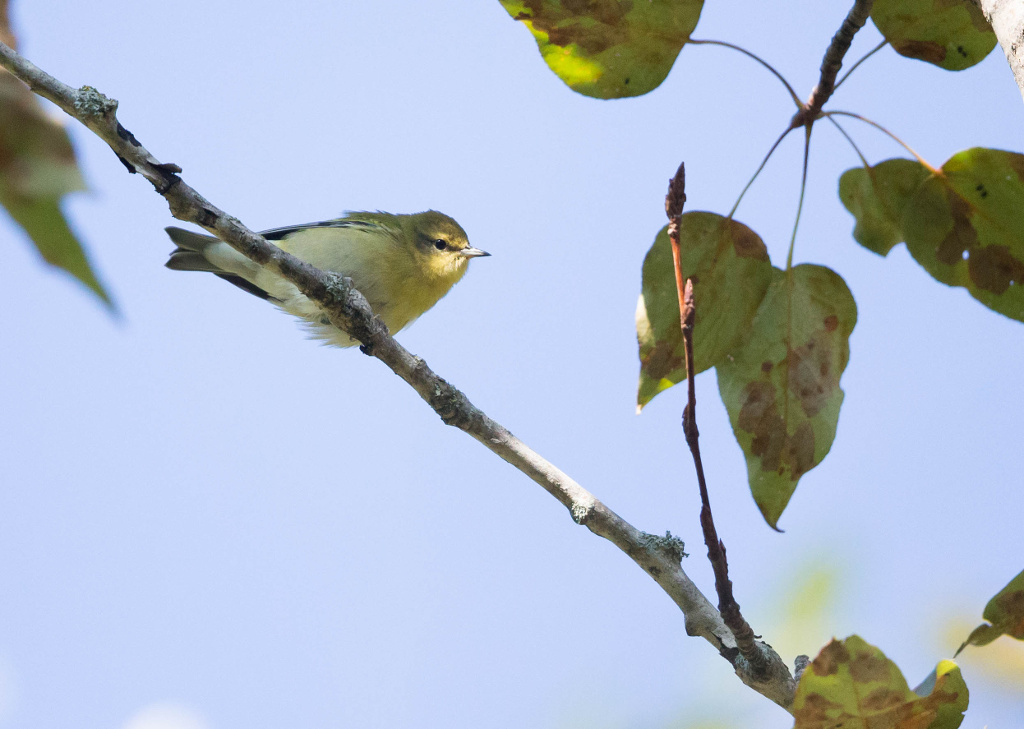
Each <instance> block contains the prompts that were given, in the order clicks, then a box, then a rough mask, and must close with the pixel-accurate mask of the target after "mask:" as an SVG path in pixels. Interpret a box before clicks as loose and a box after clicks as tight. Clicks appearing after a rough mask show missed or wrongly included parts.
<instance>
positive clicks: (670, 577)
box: [0, 43, 795, 709]
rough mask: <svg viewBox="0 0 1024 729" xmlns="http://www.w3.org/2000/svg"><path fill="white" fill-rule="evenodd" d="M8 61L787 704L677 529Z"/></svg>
mask: <svg viewBox="0 0 1024 729" xmlns="http://www.w3.org/2000/svg"><path fill="white" fill-rule="evenodd" d="M0 66H3V67H4V68H6V69H8V70H9V71H10V72H11V73H13V74H14V75H15V76H17V77H18V78H20V79H21V80H22V81H24V82H25V83H26V84H28V85H29V87H30V88H31V89H32V90H33V91H34V92H36V93H37V94H39V95H40V96H43V97H44V98H47V99H49V100H50V101H52V102H53V103H54V104H56V105H57V106H59V107H60V108H61V109H63V110H64V111H65V112H67V113H68V114H69V115H71V116H73V117H74V118H76V119H78V120H79V121H80V122H82V123H83V124H85V126H87V127H88V128H89V129H90V130H92V131H93V132H94V133H95V134H96V135H97V136H99V137H100V138H101V139H102V140H103V141H105V142H106V143H107V144H108V145H109V146H110V148H111V149H112V150H113V151H114V153H115V154H116V155H117V156H118V159H120V160H121V162H122V163H123V164H124V165H125V167H126V168H127V169H128V171H129V172H132V173H138V174H140V175H142V176H143V177H145V178H146V179H147V180H148V181H149V182H150V183H151V184H152V185H153V187H154V188H155V189H156V191H157V192H158V193H159V194H160V195H162V196H163V197H164V199H166V200H167V203H168V206H169V207H170V210H171V214H172V215H174V217H176V218H178V219H179V220H184V221H187V222H191V223H195V224H197V225H200V226H202V227H203V228H205V229H206V230H208V231H210V232H211V233H213V234H214V235H216V236H217V237H218V238H220V239H221V240H223V241H224V242H226V243H228V244H229V245H230V246H231V247H232V248H234V249H235V250H237V251H239V252H240V253H242V254H243V255H245V256H246V257H248V258H249V259H250V260H252V261H254V262H256V263H258V264H260V265H262V266H264V267H266V268H267V269H269V270H271V271H273V272H274V273H277V274H279V275H280V276H282V277H283V278H285V279H287V280H288V281H290V282H292V283H293V284H295V285H296V286H297V287H298V288H299V290H300V291H302V293H303V294H305V295H306V296H307V297H309V298H310V299H312V300H313V301H315V302H316V303H317V304H318V305H319V306H320V307H322V309H323V311H324V312H325V314H326V315H327V316H328V317H329V319H330V321H331V323H332V324H334V325H335V326H337V327H338V328H340V329H342V330H343V331H345V332H347V333H348V334H350V335H351V336H353V337H355V338H356V339H358V340H359V341H360V342H361V343H362V344H363V348H364V351H365V352H367V353H368V354H370V355H372V356H374V357H376V358H377V359H379V360H381V361H382V362H383V363H384V364H386V365H387V366H388V367H390V368H391V370H392V371H393V372H394V373H395V374H397V375H398V376H399V377H401V378H402V379H403V380H405V381H406V382H407V383H408V384H409V385H410V386H411V387H412V388H413V389H414V390H415V391H416V392H417V393H418V394H419V395H420V397H422V398H423V399H424V400H425V401H426V402H427V404H428V405H430V407H431V408H432V409H433V410H434V411H435V412H436V413H437V414H438V415H439V416H440V417H441V420H442V421H444V422H445V423H446V424H448V425H451V426H454V427H456V428H459V429H460V430H463V431H465V432H466V433H468V434H469V435H471V436H472V437H473V438H475V439H476V440H478V441H479V442H480V443H481V444H483V445H484V446H485V447H486V448H488V449H489V450H490V451H492V452H493V453H495V454H496V455H497V456H499V457H500V458H502V459H503V460H505V461H507V462H508V463H509V464H511V465H512V466H513V467H515V468H516V469H518V470H519V471H521V472H522V473H524V474H525V475H526V476H528V477H529V478H531V479H532V480H533V481H535V482H537V483H538V484H540V486H542V487H543V488H544V490H546V491H547V492H548V493H549V494H551V495H552V496H554V497H555V498H556V499H557V500H558V501H559V502H560V503H561V504H562V505H563V506H565V507H566V508H567V509H568V510H569V513H570V514H571V515H572V518H573V520H574V521H575V522H576V523H577V524H582V525H584V526H586V527H587V528H588V529H589V530H590V531H592V532H593V533H594V534H597V535H598V536H601V537H604V538H605V539H607V540H608V541H610V542H611V543H612V544H614V545H615V546H617V547H618V548H619V549H621V550H622V551H623V552H625V553H626V554H627V555H628V556H629V557H630V558H631V559H632V560H633V561H634V562H636V563H637V564H638V565H639V566H640V567H641V568H643V570H644V571H645V572H646V573H647V574H649V575H650V576H651V577H652V578H653V579H654V581H655V582H657V583H658V584H659V585H660V586H661V588H662V589H663V590H664V591H665V592H666V593H668V595H669V597H671V598H672V600H673V602H675V604H676V605H677V606H678V607H679V609H680V610H681V611H682V612H683V615H684V617H685V626H686V632H687V634H688V635H692V636H700V637H702V638H704V639H705V640H707V641H708V642H709V643H711V645H713V646H714V647H715V649H716V650H717V651H718V652H719V653H720V654H721V655H722V656H723V657H725V658H726V659H727V660H728V661H729V662H730V663H731V664H732V666H733V667H734V669H735V671H736V674H737V675H738V676H739V678H740V679H741V680H742V681H743V682H744V683H745V684H747V685H748V686H750V687H751V688H753V689H754V690H756V691H757V692H759V693H761V694H762V695H764V696H766V697H768V698H769V699H771V700H772V701H774V702H775V703H777V704H779V705H780V706H782V707H784V708H787V709H788V707H789V706H790V704H791V703H792V701H793V694H794V691H795V684H794V682H793V679H792V677H791V676H790V674H789V670H788V668H787V667H786V665H785V664H784V663H783V662H782V659H781V658H779V656H778V654H777V653H775V652H774V651H773V650H772V649H771V648H770V647H769V646H767V645H765V644H760V645H761V646H763V649H764V650H765V651H766V652H768V653H770V655H771V656H772V666H773V668H774V669H775V670H774V672H773V673H772V674H771V675H770V676H768V677H767V678H766V677H764V676H763V675H761V674H759V673H755V672H754V671H752V670H751V668H750V666H749V665H748V664H747V663H746V661H744V660H743V659H742V657H740V656H739V653H738V650H737V648H736V642H735V639H734V638H733V636H732V634H731V632H730V631H729V629H728V628H727V627H726V626H725V624H724V623H723V621H722V617H721V616H720V615H719V613H718V611H717V610H715V608H714V607H713V606H712V605H711V604H710V603H709V602H708V600H707V598H705V597H704V595H703V594H702V593H701V592H700V590H698V589H697V587H696V585H694V584H693V582H692V581H691V580H690V578H689V577H688V576H687V575H686V573H685V572H684V571H683V569H682V567H681V564H680V563H681V560H682V556H683V552H682V542H681V541H679V540H678V539H675V538H674V537H671V536H670V535H666V536H665V537H657V536H653V535H650V534H647V533H645V532H642V531H640V530H639V529H637V528H635V527H634V526H632V525H631V524H629V523H628V522H626V521H625V520H624V519H622V517H620V516H619V515H618V514H616V513H615V512H614V511H612V510H611V509H609V508H608V507H607V506H605V505H604V504H603V503H601V502H600V501H599V500H598V499H597V498H596V497H595V496H594V495H593V494H591V493H590V492H588V491H587V490H586V489H584V488H583V487H582V486H580V485H579V484H578V483H576V482H575V481H573V480H572V479H571V478H569V476H567V475H566V474H564V473H563V472H562V471H560V470H559V469H558V468H556V467H555V466H554V465H553V464H551V463H549V462H548V461H546V460H544V459H543V458H542V457H541V456H540V455H538V454H537V453H535V452H534V451H533V450H531V449H530V448H529V447H528V446H527V445H526V444H525V443H523V442H522V441H520V440H519V439H518V438H516V437H515V436H514V435H512V434H511V433H510V432H509V431H508V430H506V429H505V428H504V427H502V426H501V425H500V424H498V423H496V422H495V421H493V420H492V419H491V418H489V417H488V416H487V415H485V414H484V413H483V412H481V411H480V410H479V409H477V408H476V407H475V406H474V405H473V404H472V403H471V402H470V401H469V399H468V398H467V397H466V396H465V395H463V394H462V393H461V392H460V391H459V390H458V389H456V388H455V387H453V386H452V385H450V384H449V383H448V382H447V381H445V380H444V379H442V378H441V377H439V376H438V375H436V374H435V373H434V372H433V371H432V370H431V369H430V367H429V366H427V363H426V362H424V361H423V360H422V359H421V358H419V357H416V356H413V355H412V354H411V353H409V352H408V350H406V349H405V348H404V347H402V345H400V344H399V343H398V342H396V341H395V340H394V339H393V338H392V337H391V335H390V334H389V333H388V331H387V328H386V327H385V326H384V324H383V323H382V322H381V321H380V319H378V318H377V317H376V316H374V315H373V312H372V311H371V309H370V307H369V304H367V302H366V299H365V298H364V297H363V295H362V294H360V293H359V292H358V291H357V290H356V289H355V288H354V287H353V286H352V282H351V281H350V280H349V279H347V278H344V277H342V276H340V275H338V274H335V273H331V272H326V271H321V270H319V269H317V268H314V267H313V266H310V265H309V264H307V263H305V262H303V261H301V260H299V259H297V258H295V257H294V256H291V255H289V254H288V253H285V252H284V251H282V250H281V249H279V248H277V247H276V246H273V245H271V244H270V243H268V242H267V241H266V240H264V239H263V238H262V237H261V236H259V235H257V234H256V233H253V232H252V231H251V230H249V229H248V228H246V227H245V226H244V225H242V224H241V223H240V222H239V221H238V220H236V219H235V218H233V217H231V216H229V215H227V214H226V213H224V212H223V211H222V210H220V209H219V208H217V207H216V206H214V205H213V204H212V203H210V202H209V201H207V200H206V199H205V198H204V197H203V196H202V195H200V194H199V193H198V192H196V191H195V190H193V189H192V188H191V187H189V185H187V184H186V183H185V182H184V181H183V180H182V179H181V178H180V177H179V176H178V173H180V172H181V169H180V168H179V167H178V166H177V165H174V164H166V163H161V162H159V161H158V160H157V159H156V158H155V157H154V156H153V155H152V154H150V152H149V151H148V150H146V148H145V147H143V146H142V144H140V143H139V141H138V140H137V139H136V138H135V136H134V135H133V134H132V133H131V132H129V131H128V130H127V129H125V128H124V127H123V126H121V124H120V123H119V122H118V121H117V118H116V116H115V112H116V110H117V102H116V101H114V100H111V99H108V98H107V97H105V96H103V94H101V93H99V92H98V91H96V90H95V89H93V88H91V87H88V86H83V87H82V88H80V89H77V90H76V89H72V88H71V87H70V86H67V85H66V84H63V83H61V82H60V81H57V80H56V79H54V78H53V77H51V76H49V75H48V74H46V73H45V72H43V71H41V70H40V69H39V68H37V67H36V66H35V65H33V64H32V63H31V62H29V61H27V60H26V59H24V58H23V57H22V56H20V55H19V54H17V53H16V52H15V51H13V50H11V49H10V48H9V47H8V46H6V45H3V44H2V43H0Z"/></svg>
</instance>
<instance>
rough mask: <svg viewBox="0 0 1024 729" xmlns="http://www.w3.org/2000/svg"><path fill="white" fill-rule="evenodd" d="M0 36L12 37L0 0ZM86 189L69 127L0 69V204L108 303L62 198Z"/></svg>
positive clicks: (47, 254) (44, 251)
mask: <svg viewBox="0 0 1024 729" xmlns="http://www.w3.org/2000/svg"><path fill="white" fill-rule="evenodd" d="M0 39H3V40H4V41H5V42H8V44H11V43H13V41H14V37H13V35H12V34H11V30H10V27H9V25H8V24H7V3H6V0H0ZM82 189H85V185H84V183H83V181H82V176H81V174H80V173H79V171H78V166H77V165H76V163H75V155H74V151H73V150H72V148H71V141H70V140H69V139H68V135H67V132H66V131H65V130H64V127H62V126H61V125H60V124H58V123H57V122H55V121H54V120H53V119H51V118H50V117H49V116H48V115H47V114H46V113H45V112H44V111H43V109H42V107H41V106H40V104H39V102H38V100H37V99H36V97H35V95H34V94H33V93H32V92H31V91H29V89H28V87H27V86H25V84H23V83H22V82H21V81H19V80H18V79H16V78H15V77H14V76H12V75H11V74H10V73H8V72H7V71H5V70H3V69H0V205H2V206H3V207H4V208H6V209H7V212H8V213H10V215H11V217H12V218H14V220H15V221H16V222H17V223H18V225H20V226H21V227H22V228H23V229H24V231H25V232H26V233H27V234H28V236H29V238H30V239H31V240H32V242H33V243H34V244H35V246H36V249H37V250H38V251H39V253H40V254H41V255H42V257H43V259H44V260H46V261H47V262H48V263H50V264H52V265H54V266H57V267H59V268H62V269H64V270H65V271H67V272H68V273H70V274H71V275H72V276H74V277H75V278H77V279H78V280H79V281H81V282H82V283H83V284H85V285H86V286H87V287H88V288H89V289H90V290H92V292H93V293H95V294H96V295H97V296H98V297H99V298H100V299H102V300H103V301H104V302H105V303H106V304H107V305H108V306H109V305H110V304H111V302H110V298H109V297H108V296H107V293H106V291H105V290H104V289H103V286H102V285H101V284H100V282H99V280H98V279H97V278H96V274H95V273H94V272H93V270H92V267H91V266H90V265H89V261H88V259H87V258H86V255H85V252H84V251H83V250H82V246H81V245H80V244H79V242H78V240H77V239H76V238H75V236H74V233H72V232H71V229H70V228H69V227H68V224H67V221H66V220H65V219H64V215H63V213H62V212H61V209H60V199H61V198H62V197H63V196H64V195H65V194H67V193H69V192H74V191H76V190H82Z"/></svg>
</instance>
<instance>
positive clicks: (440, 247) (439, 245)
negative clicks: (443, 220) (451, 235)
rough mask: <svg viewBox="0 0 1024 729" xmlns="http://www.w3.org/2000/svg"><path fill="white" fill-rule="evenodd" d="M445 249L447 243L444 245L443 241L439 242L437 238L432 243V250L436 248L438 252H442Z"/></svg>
mask: <svg viewBox="0 0 1024 729" xmlns="http://www.w3.org/2000/svg"><path fill="white" fill-rule="evenodd" d="M447 247H448V243H446V242H445V241H443V240H441V239H440V238H438V239H437V240H435V241H434V248H436V249H437V250H439V251H443V250H444V249H445V248H447Z"/></svg>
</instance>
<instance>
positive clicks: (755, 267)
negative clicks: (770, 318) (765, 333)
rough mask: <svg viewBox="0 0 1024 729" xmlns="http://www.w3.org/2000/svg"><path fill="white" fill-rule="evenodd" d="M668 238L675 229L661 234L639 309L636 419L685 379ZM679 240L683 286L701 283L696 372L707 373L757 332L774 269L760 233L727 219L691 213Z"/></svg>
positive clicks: (647, 266)
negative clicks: (754, 326) (749, 334)
mask: <svg viewBox="0 0 1024 729" xmlns="http://www.w3.org/2000/svg"><path fill="white" fill-rule="evenodd" d="M667 231H668V226H666V227H664V228H662V229H661V232H660V233H658V236H657V237H656V238H655V240H654V245H652V246H651V248H650V250H649V251H648V252H647V257H646V258H645V259H644V268H643V288H642V292H641V294H640V300H639V301H638V302H637V308H636V335H637V341H638V343H639V345H640V384H639V386H638V388H637V412H639V411H640V409H641V408H643V406H644V405H646V404H647V403H648V402H650V401H651V398H653V397H654V396H655V395H657V394H658V393H659V392H662V391H663V390H666V389H668V388H669V387H672V385H675V384H676V383H677V382H680V381H682V380H684V379H686V363H685V359H684V356H683V337H682V333H681V331H680V329H679V299H678V295H677V293H676V278H675V266H674V265H673V263H672V247H671V244H670V242H669V239H668V232H667ZM679 233H680V237H679V239H680V251H681V254H682V256H681V262H682V269H683V279H684V280H685V279H687V278H692V279H693V281H694V286H693V299H694V305H695V306H696V322H695V324H694V328H693V350H694V365H695V367H694V368H695V369H696V371H697V372H703V371H704V370H706V369H708V368H710V367H714V366H715V364H717V363H718V362H719V360H721V359H722V358H723V357H725V356H726V355H727V354H728V353H729V352H731V351H732V350H733V349H735V348H736V347H737V346H738V345H739V344H740V342H741V341H742V339H743V337H744V336H745V335H746V333H747V331H748V330H749V329H750V323H751V321H752V320H753V318H754V314H755V313H756V312H757V307H758V305H759V304H760V303H761V299H763V298H764V294H765V291H767V290H768V284H769V283H770V281H771V278H772V265H771V262H770V261H769V260H768V249H767V248H766V247H765V245H764V242H763V241H762V240H761V238H760V237H758V235H757V233H755V232H754V231H752V230H751V229H750V228H748V227H747V226H745V225H743V224H742V223H737V222H736V221H734V220H727V219H726V218H724V217H722V216H721V215H716V214H715V213H703V212H693V213H686V214H685V215H683V218H682V225H681V226H680V229H679ZM694 374H696V373H694Z"/></svg>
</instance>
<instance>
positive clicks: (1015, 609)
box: [956, 572, 1024, 654]
mask: <svg viewBox="0 0 1024 729" xmlns="http://www.w3.org/2000/svg"><path fill="white" fill-rule="evenodd" d="M982 617H983V618H985V620H987V621H988V622H987V623H982V624H981V625H979V626H978V627H977V628H975V629H974V630H972V631H971V634H970V635H969V636H967V640H965V641H964V642H963V645H961V646H960V647H959V648H958V649H957V651H956V652H957V654H959V653H960V651H962V650H963V649H964V648H965V647H967V646H968V645H979V646H981V645H988V644H989V643H991V642H992V641H994V640H995V639H996V638H998V637H999V636H1001V635H1008V636H1010V637H1011V638H1016V639H1017V640H1024V572H1021V573H1020V574H1019V575H1017V576H1016V577H1014V578H1013V579H1012V580H1010V584H1008V585H1007V586H1006V587H1004V588H1003V589H1002V590H1000V591H999V592H998V593H997V594H996V596H995V597H993V598H992V599H991V600H989V601H988V605H986V606H985V612H984V613H982Z"/></svg>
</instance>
